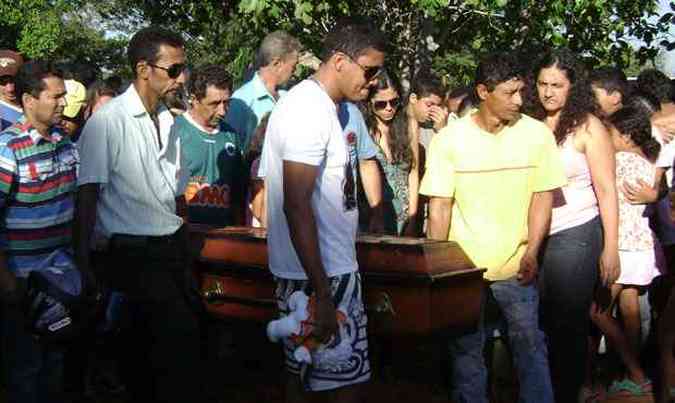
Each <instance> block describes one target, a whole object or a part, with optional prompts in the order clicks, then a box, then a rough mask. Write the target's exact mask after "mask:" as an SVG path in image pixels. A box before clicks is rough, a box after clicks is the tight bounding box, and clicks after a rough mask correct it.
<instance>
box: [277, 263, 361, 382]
mask: <svg viewBox="0 0 675 403" xmlns="http://www.w3.org/2000/svg"><path fill="white" fill-rule="evenodd" d="M276 281H277V289H276V293H275V295H276V300H277V305H278V307H279V313H280V315H281V316H282V317H283V316H286V315H287V314H288V299H289V297H290V296H291V294H293V293H294V292H295V291H299V290H302V291H304V292H305V293H306V294H307V295H310V293H311V290H310V285H309V282H308V281H307V280H287V279H281V278H277V279H276ZM329 281H330V287H331V294H332V295H333V302H334V303H335V306H336V308H338V309H340V310H342V311H343V312H344V313H345V314H346V315H347V320H346V322H345V323H344V324H342V325H340V331H339V332H338V333H339V334H338V338H340V339H342V340H343V341H344V340H345V337H346V338H347V339H348V340H349V342H350V343H351V347H352V354H351V356H350V357H349V358H348V359H346V360H344V361H343V362H340V363H332V364H331V365H323V366H322V365H320V364H317V365H310V364H305V363H300V362H298V361H297V360H296V359H295V358H294V357H293V350H294V346H293V344H292V343H291V342H290V341H288V340H286V339H284V353H285V356H286V361H285V365H286V370H287V371H288V372H289V373H291V374H294V375H299V376H300V380H301V382H302V385H303V387H304V389H305V390H307V391H312V392H319V391H324V390H332V389H337V388H340V387H344V386H348V385H353V384H357V383H362V382H366V381H368V380H369V379H370V362H369V360H368V337H367V334H366V325H367V323H368V320H367V318H366V312H365V309H364V307H363V298H362V289H361V275H360V274H359V273H358V272H354V273H347V274H343V275H339V276H335V277H331V278H330V279H329Z"/></svg>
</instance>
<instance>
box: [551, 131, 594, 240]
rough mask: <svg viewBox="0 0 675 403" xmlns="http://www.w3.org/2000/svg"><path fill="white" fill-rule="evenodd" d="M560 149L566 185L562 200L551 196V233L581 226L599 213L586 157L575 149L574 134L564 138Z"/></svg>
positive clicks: (558, 196)
mask: <svg viewBox="0 0 675 403" xmlns="http://www.w3.org/2000/svg"><path fill="white" fill-rule="evenodd" d="M559 149H560V157H561V159H562V162H563V166H564V168H565V175H566V176H567V185H565V186H564V187H563V188H562V197H560V194H558V195H557V197H554V202H553V213H552V217H551V231H550V234H555V233H556V232H560V231H563V230H566V229H568V228H573V227H576V226H579V225H581V224H584V223H586V222H588V221H590V220H592V219H593V218H595V217H596V216H597V215H598V214H599V209H598V198H597V197H596V196H595V191H594V190H593V183H592V181H591V171H590V169H589V167H588V161H586V155H584V153H581V152H579V151H577V149H576V148H575V147H574V136H573V135H571V136H567V138H566V139H565V141H564V142H563V144H562V146H561V147H560V148H559ZM558 193H559V192H558Z"/></svg>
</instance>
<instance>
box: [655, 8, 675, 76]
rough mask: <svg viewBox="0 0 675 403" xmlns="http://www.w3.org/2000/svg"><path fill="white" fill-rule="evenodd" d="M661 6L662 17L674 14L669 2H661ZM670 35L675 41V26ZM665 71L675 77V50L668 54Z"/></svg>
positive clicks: (672, 27)
mask: <svg viewBox="0 0 675 403" xmlns="http://www.w3.org/2000/svg"><path fill="white" fill-rule="evenodd" d="M659 6H660V12H659V14H660V15H663V14H665V13H668V12H672V10H671V9H670V1H669V0H659ZM670 34H671V35H673V38H670V39H671V40H675V25H671V26H670ZM663 69H664V70H665V71H664V72H665V73H666V74H668V75H669V76H671V77H673V76H675V50H671V51H670V52H667V53H666V61H665V65H664V66H663Z"/></svg>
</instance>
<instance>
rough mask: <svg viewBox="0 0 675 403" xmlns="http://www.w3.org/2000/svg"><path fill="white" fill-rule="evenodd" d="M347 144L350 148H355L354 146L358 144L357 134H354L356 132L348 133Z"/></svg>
mask: <svg viewBox="0 0 675 403" xmlns="http://www.w3.org/2000/svg"><path fill="white" fill-rule="evenodd" d="M347 143H348V144H349V145H350V146H353V145H354V144H356V134H354V132H349V133H347Z"/></svg>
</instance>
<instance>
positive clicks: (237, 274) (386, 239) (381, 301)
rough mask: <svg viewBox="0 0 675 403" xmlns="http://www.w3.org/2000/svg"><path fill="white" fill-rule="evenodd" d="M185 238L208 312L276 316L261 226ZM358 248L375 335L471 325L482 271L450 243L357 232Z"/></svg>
mask: <svg viewBox="0 0 675 403" xmlns="http://www.w3.org/2000/svg"><path fill="white" fill-rule="evenodd" d="M191 235H192V241H193V243H194V249H195V251H196V252H197V253H198V254H199V255H198V257H197V266H196V267H197V270H198V271H199V274H200V277H201V286H202V294H203V297H204V298H205V300H206V303H207V307H208V310H209V312H210V313H212V314H213V315H214V316H215V317H217V318H221V319H227V320H248V321H257V322H266V321H269V320H271V319H274V318H275V317H276V302H275V301H274V287H275V284H274V281H273V278H272V275H271V273H270V271H269V270H268V268H267V244H266V234H265V230H264V229H259V228H249V227H228V228H221V229H210V228H206V227H203V226H194V227H193V228H192V230H191ZM356 249H357V259H358V262H359V269H360V271H361V273H362V276H363V281H364V284H363V287H364V293H365V294H364V295H365V297H364V299H365V303H366V309H367V310H368V317H369V330H370V331H371V332H373V333H374V334H392V335H397V336H415V335H432V334H436V333H445V332H454V331H463V330H467V329H470V328H472V327H473V326H475V324H476V322H477V319H478V317H479V312H480V304H481V298H482V293H483V287H484V283H483V271H484V270H483V269H478V268H475V267H474V265H473V263H472V262H471V261H470V260H469V258H468V257H467V256H466V254H465V253H464V252H463V251H462V250H461V249H460V248H459V246H457V244H456V243H453V242H441V241H433V240H428V239H423V238H401V237H391V236H382V235H361V236H359V238H358V241H357V246H356Z"/></svg>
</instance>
